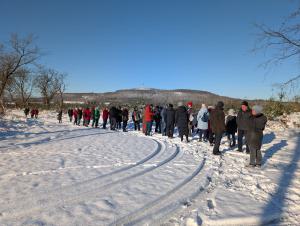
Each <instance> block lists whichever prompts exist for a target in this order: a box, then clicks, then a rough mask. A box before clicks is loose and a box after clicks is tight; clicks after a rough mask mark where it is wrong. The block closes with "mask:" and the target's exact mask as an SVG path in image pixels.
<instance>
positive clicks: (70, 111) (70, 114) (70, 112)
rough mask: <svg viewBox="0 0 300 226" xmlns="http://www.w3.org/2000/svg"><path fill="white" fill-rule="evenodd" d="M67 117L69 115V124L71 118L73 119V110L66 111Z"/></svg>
mask: <svg viewBox="0 0 300 226" xmlns="http://www.w3.org/2000/svg"><path fill="white" fill-rule="evenodd" d="M68 115H69V118H70V122H72V118H73V109H72V108H69V109H68Z"/></svg>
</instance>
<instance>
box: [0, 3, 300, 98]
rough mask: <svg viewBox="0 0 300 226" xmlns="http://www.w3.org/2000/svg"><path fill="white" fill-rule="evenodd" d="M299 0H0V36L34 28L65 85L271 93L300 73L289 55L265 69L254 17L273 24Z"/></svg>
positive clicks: (245, 94) (233, 94) (242, 95)
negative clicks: (257, 47) (64, 75)
mask: <svg viewBox="0 0 300 226" xmlns="http://www.w3.org/2000/svg"><path fill="white" fill-rule="evenodd" d="M297 3H298V2H297V1H289V0H251V1H250V0H248V1H246V0H226V1H225V0H206V1H204V0H203V1H202V0H194V1H192V0H191V1H189V0H186V1H183V0H147V1H146V0H118V1H117V0H106V1H101V0H98V1H96V0H95V1H91V0H90V1H81V0H78V1H71V0H69V1H67V0H65V1H58V0H51V1H50V0H49V1H40V0H26V1H24V0H18V1H17V0H1V1H0V9H1V14H0V27H1V32H0V42H4V41H6V40H8V39H9V36H10V34H11V33H18V34H20V35H26V34H29V33H33V34H35V35H36V36H37V37H38V39H37V43H38V46H39V47H40V48H41V49H42V51H43V52H44V53H46V55H45V56H44V57H43V58H42V59H41V60H40V62H41V63H43V64H46V65H47V66H48V67H52V68H55V69H56V70H59V71H61V72H66V73H68V79H67V83H68V87H67V91H68V92H105V91H114V90H117V89H125V88H136V87H141V86H144V87H153V88H161V89H177V88H187V89H197V90H205V91H210V92H214V93H217V94H220V95H226V96H231V97H239V98H245V97H246V98H269V97H270V96H271V95H272V94H273V92H272V84H273V83H276V82H282V81H285V80H287V79H288V78H290V77H293V76H294V75H297V74H298V73H299V64H298V62H296V60H294V61H289V62H287V63H285V64H283V65H281V66H277V67H273V68H269V69H267V70H266V69H264V68H260V67H259V64H261V63H262V62H264V61H265V60H267V59H268V57H267V56H265V55H264V54H263V53H262V52H260V53H257V54H253V53H251V51H250V50H251V49H252V48H253V47H254V44H255V40H256V34H257V30H256V29H255V27H254V26H253V24H254V23H265V24H268V25H270V26H275V27H276V26H277V25H278V24H280V22H281V21H282V20H283V18H284V17H285V16H287V15H288V14H289V13H291V12H292V11H293V10H294V9H295V8H296V5H297Z"/></svg>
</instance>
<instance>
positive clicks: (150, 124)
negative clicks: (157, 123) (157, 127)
mask: <svg viewBox="0 0 300 226" xmlns="http://www.w3.org/2000/svg"><path fill="white" fill-rule="evenodd" d="M151 130H152V122H146V133H145V134H146V136H150V135H151Z"/></svg>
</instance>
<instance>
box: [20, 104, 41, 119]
mask: <svg viewBox="0 0 300 226" xmlns="http://www.w3.org/2000/svg"><path fill="white" fill-rule="evenodd" d="M29 113H30V117H31V118H38V115H39V110H38V109H37V108H32V109H31V111H30V108H29V107H26V108H25V109H24V114H25V117H26V118H28V115H29Z"/></svg>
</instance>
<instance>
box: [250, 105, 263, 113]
mask: <svg viewBox="0 0 300 226" xmlns="http://www.w3.org/2000/svg"><path fill="white" fill-rule="evenodd" d="M252 110H254V111H255V112H256V114H260V113H262V111H263V107H262V106H260V105H254V106H253V107H252Z"/></svg>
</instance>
